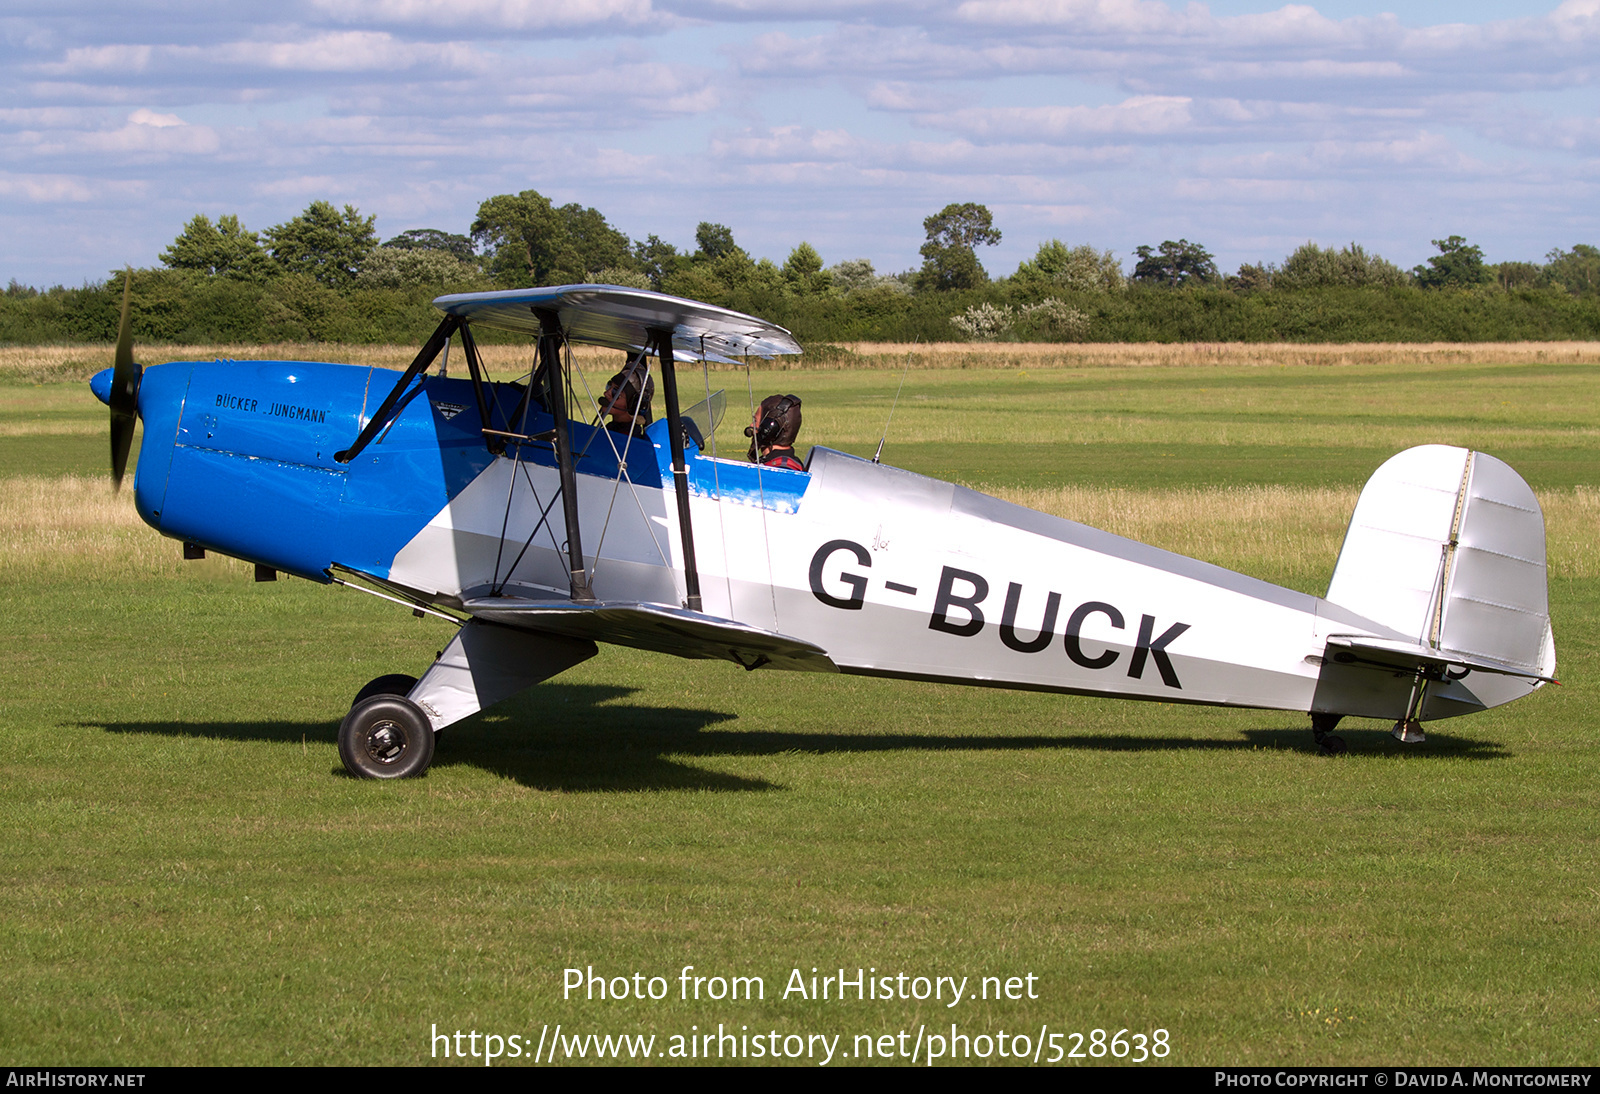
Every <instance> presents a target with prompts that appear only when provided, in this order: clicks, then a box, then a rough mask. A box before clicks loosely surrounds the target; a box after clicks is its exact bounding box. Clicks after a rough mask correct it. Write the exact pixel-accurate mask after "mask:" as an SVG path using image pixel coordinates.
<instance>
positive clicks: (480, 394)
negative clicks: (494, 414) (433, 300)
mask: <svg viewBox="0 0 1600 1094" xmlns="http://www.w3.org/2000/svg"><path fill="white" fill-rule="evenodd" d="M461 349H462V351H463V352H464V353H466V355H467V372H468V373H469V374H470V375H471V376H472V395H473V398H475V399H476V400H477V401H478V422H479V424H480V425H481V426H482V427H483V428H484V429H489V428H491V427H492V426H493V425H494V423H493V422H491V421H490V420H489V396H488V394H487V393H486V392H485V387H484V382H483V378H484V375H485V370H484V367H483V362H482V361H481V360H480V359H479V357H478V343H477V341H476V340H474V339H473V337H472V324H470V323H462V324H461ZM484 440H485V442H486V443H487V445H488V447H489V451H490V452H492V453H493V454H494V455H496V456H498V455H500V454H501V453H503V452H504V451H505V450H506V442H505V441H503V440H501V439H500V438H499V437H496V436H494V435H493V434H490V433H485V434H484Z"/></svg>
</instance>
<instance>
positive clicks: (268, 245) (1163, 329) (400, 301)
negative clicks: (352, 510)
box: [0, 190, 1600, 343]
mask: <svg viewBox="0 0 1600 1094" xmlns="http://www.w3.org/2000/svg"><path fill="white" fill-rule="evenodd" d="M923 230H924V233H925V240H924V242H923V244H922V247H921V252H920V253H921V257H922V264H921V266H920V267H917V268H914V269H910V270H906V271H902V272H896V273H880V272H879V271H877V270H875V269H874V267H873V264H872V262H871V261H870V260H868V259H865V258H858V259H847V260H844V261H840V262H836V263H835V264H833V265H831V266H830V265H827V264H826V263H825V262H824V260H823V258H822V256H821V254H819V253H818V251H817V250H816V248H815V247H813V246H812V245H811V244H810V243H807V242H801V243H799V244H797V245H796V246H795V247H794V248H793V249H792V250H791V251H790V253H789V255H788V256H787V258H786V259H785V260H784V261H783V262H782V264H781V265H780V264H778V263H775V262H773V261H772V260H771V259H768V258H761V259H756V258H753V257H752V256H751V255H750V254H749V253H747V252H746V251H745V250H744V249H743V248H742V247H740V246H739V245H738V243H737V242H736V241H735V239H734V235H733V232H732V231H731V230H730V229H729V228H728V227H727V226H726V225H722V224H717V223H712V222H709V221H707V222H702V223H701V224H700V225H699V226H698V227H697V228H696V231H695V240H694V246H693V248H684V249H682V250H680V249H679V248H678V247H677V246H675V245H674V244H672V243H669V242H667V241H665V240H662V239H661V238H660V237H658V236H656V235H654V234H652V235H649V236H647V237H646V238H645V239H644V240H632V239H630V238H628V236H627V235H626V234H624V233H623V232H621V231H619V230H618V229H617V228H615V227H614V226H612V225H611V224H610V223H609V221H607V219H606V217H605V216H604V215H603V214H602V213H601V212H600V211H599V210H597V209H594V208H589V207H584V206H582V205H579V204H576V203H572V204H567V205H559V206H558V205H556V204H555V203H554V202H552V201H550V199H548V198H547V197H545V196H544V195H542V194H540V193H538V192H537V191H535V190H525V191H522V192H521V193H518V194H500V195H497V196H495V197H491V198H489V199H488V200H486V201H484V202H483V203H482V204H481V205H480V206H479V208H478V213H477V216H476V217H475V218H474V220H473V222H472V223H471V225H470V226H469V227H468V228H467V231H466V232H464V233H451V232H447V231H444V230H441V229H436V228H423V229H412V230H409V231H405V232H402V233H400V234H399V235H397V236H395V237H393V238H391V239H388V240H384V241H380V240H379V237H378V234H377V231H376V218H375V217H371V216H363V215H362V214H361V213H360V211H359V210H358V209H356V208H355V207H353V206H351V205H346V206H344V207H343V209H339V208H337V207H335V206H334V205H333V204H332V203H330V202H326V201H314V202H312V203H311V204H310V205H309V206H308V207H307V208H306V209H305V210H304V211H303V212H302V213H300V214H299V215H298V216H296V217H294V218H292V219H290V220H288V221H286V222H285V223H283V224H278V225H274V226H272V227H269V228H266V229H264V230H262V231H259V232H256V231H251V230H249V229H248V228H246V226H245V225H244V224H243V223H242V222H241V221H240V219H239V218H238V217H237V216H234V215H223V216H221V217H219V218H218V219H217V220H216V221H215V222H213V221H212V220H211V219H210V218H209V217H207V216H205V215H196V216H195V217H193V218H192V219H191V220H190V221H189V222H188V223H187V224H186V225H184V227H183V229H182V231H181V232H180V233H179V234H178V235H177V237H176V238H175V239H174V240H173V241H172V243H171V244H170V245H168V246H167V247H166V248H165V249H164V250H163V251H162V253H161V255H160V256H159V261H160V265H159V266H156V267H151V268H146V269H140V270H137V271H134V279H135V289H136V295H135V301H136V303H135V329H136V330H137V331H138V332H139V334H140V336H141V337H146V338H153V339H160V340H166V341H178V342H184V341H193V342H201V341H205V342H211V341H238V342H252V341H282V340H327V341H409V340H414V339H417V338H420V337H422V336H425V334H426V333H427V331H428V330H429V329H431V326H432V324H433V322H434V321H435V316H434V312H433V310H432V309H431V308H430V307H429V306H428V301H429V300H431V298H432V297H433V296H435V295H438V294H439V293H442V292H463V291H474V290H482V289H493V288H513V287H522V286H530V285H550V284H569V283H577V282H600V283H607V284H615V285H623V286H629V287H635V288H644V289H654V290H658V291H662V292H667V293H671V294H674V295H678V296H686V297H690V298H693V299H697V300H704V301H707V302H709V303H714V304H720V305H722V306H725V307H731V308H735V309H737V310H741V311H748V312H751V313H754V314H757V315H761V316H763V317H765V318H768V319H770V320H772V321H774V322H778V323H781V324H783V325H785V326H787V327H789V328H790V329H791V330H793V331H795V333H796V334H797V335H798V336H799V337H800V338H801V339H802V341H809V342H813V343H815V342H835V341H849V340H885V341H895V340H906V341H909V340H911V339H912V338H918V339H921V340H924V341H949V340H951V339H952V338H968V339H974V340H993V339H1021V340H1048V341H1078V340H1093V341H1261V340H1267V341H1277V340H1287V341H1420V340H1429V341H1431V340H1468V341H1471V340H1501V339H1527V338H1533V339H1538V338H1573V337H1579V338H1592V337H1596V336H1600V249H1597V248H1595V247H1593V246H1590V245H1587V244H1576V245H1574V246H1573V248H1572V249H1571V250H1570V251H1564V250H1561V249H1556V250H1553V251H1551V252H1550V253H1549V254H1548V255H1546V256H1545V261H1544V262H1543V263H1534V262H1502V263H1498V264H1491V263H1488V262H1486V261H1485V260H1484V256H1483V252H1482V250H1481V248H1479V247H1477V246H1475V245H1473V244H1470V243H1468V242H1467V240H1466V239H1465V238H1463V237H1461V236H1457V235H1452V236H1449V237H1447V238H1446V239H1443V240H1434V241H1433V244H1434V247H1435V249H1436V250H1437V252H1438V253H1437V254H1435V255H1433V256H1431V257H1430V258H1429V259H1428V260H1427V262H1426V263H1424V264H1422V265H1419V266H1417V267H1415V268H1413V269H1411V270H1409V271H1408V270H1402V269H1400V268H1399V267H1397V266H1395V265H1394V264H1393V263H1390V262H1388V261H1387V260H1385V259H1384V258H1382V257H1381V256H1378V255H1374V254H1369V253H1368V252H1366V251H1365V250H1364V249H1363V248H1362V247H1360V246H1359V245H1357V244H1354V243H1352V244H1350V245H1349V246H1347V247H1344V248H1339V249H1335V248H1322V247H1319V246H1318V245H1317V244H1315V243H1306V244H1305V245H1303V246H1301V247H1299V248H1297V249H1296V250H1295V251H1294V252H1293V253H1292V254H1290V255H1288V256H1287V257H1285V258H1284V259H1283V260H1282V262H1279V263H1274V262H1263V263H1257V264H1251V263H1246V264H1244V265H1241V266H1240V267H1239V268H1238V269H1237V270H1236V271H1235V272H1233V273H1231V274H1224V273H1222V272H1221V271H1220V270H1219V269H1218V268H1217V265H1216V262H1215V260H1214V258H1213V256H1212V255H1211V254H1210V252H1209V251H1208V250H1207V249H1206V248H1205V247H1204V246H1202V245H1200V244H1198V243H1191V242H1190V241H1188V240H1187V239H1179V240H1175V241H1174V240H1165V241H1163V242H1162V243H1160V244H1159V245H1141V246H1139V247H1137V248H1135V250H1134V254H1133V256H1132V257H1133V259H1134V262H1133V269H1132V272H1131V273H1125V272H1124V268H1123V265H1122V262H1121V261H1120V260H1119V259H1118V257H1117V256H1116V255H1115V254H1113V253H1112V252H1110V251H1103V250H1098V249H1096V248H1094V247H1092V246H1089V245H1085V244H1079V245H1076V246H1072V245H1068V244H1067V243H1064V242H1062V241H1060V240H1056V239H1052V240H1047V241H1045V242H1043V243H1041V244H1039V246H1038V248H1037V250H1036V251H1035V253H1034V254H1033V256H1032V257H1030V258H1028V259H1027V260H1025V261H1023V262H1022V263H1020V264H1019V266H1018V267H1017V269H1016V270H1015V271H1013V272H1012V273H1010V274H1008V275H1004V276H1001V277H998V278H995V277H991V276H990V274H989V273H988V271H987V270H986V269H985V268H984V266H983V263H982V261H981V260H980V258H979V250H980V249H981V248H985V247H990V246H993V245H995V244H998V243H999V242H1000V241H1001V231H1000V229H999V228H998V227H996V226H995V224H994V218H993V216H992V214H991V212H990V211H989V209H987V208H986V207H985V206H983V205H981V204H977V203H971V202H968V203H958V204H951V205H948V206H946V207H945V208H944V209H942V210H940V211H939V212H937V213H933V214H931V215H930V216H928V217H927V218H926V219H925V220H924V221H923ZM120 286H121V273H120V271H119V272H116V273H115V274H114V276H113V277H111V278H109V279H108V280H107V281H106V282H103V283H99V284H89V285H85V286H83V287H81V288H79V289H67V288H63V287H60V286H57V287H56V288H53V289H48V290H38V289H34V288H32V287H29V286H24V285H20V284H18V283H17V282H16V281H15V280H13V281H12V282H11V284H10V286H9V287H8V288H7V289H6V290H5V293H4V295H3V297H0V341H3V342H13V343H28V342H42V341H95V340H106V339H108V338H110V337H111V336H112V334H113V333H114V330H115V322H116V320H115V311H116V304H117V303H119V302H120Z"/></svg>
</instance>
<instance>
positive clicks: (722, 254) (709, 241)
mask: <svg viewBox="0 0 1600 1094" xmlns="http://www.w3.org/2000/svg"><path fill="white" fill-rule="evenodd" d="M694 242H695V245H696V246H697V247H698V248H699V250H697V251H695V254H694V257H695V260H696V261H701V262H704V261H715V260H716V259H719V258H726V257H727V256H728V255H731V254H734V253H739V254H743V253H744V252H743V251H741V250H740V249H739V245H738V244H737V243H735V242H734V241H733V229H732V228H729V227H728V226H727V225H726V224H712V223H711V222H710V221H708V220H702V221H701V222H700V224H699V226H697V227H696V228H695V230H694Z"/></svg>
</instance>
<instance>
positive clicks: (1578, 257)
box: [1544, 243, 1600, 296]
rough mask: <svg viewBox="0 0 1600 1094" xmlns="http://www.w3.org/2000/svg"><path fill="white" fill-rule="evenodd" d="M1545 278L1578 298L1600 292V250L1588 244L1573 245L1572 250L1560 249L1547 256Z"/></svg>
mask: <svg viewBox="0 0 1600 1094" xmlns="http://www.w3.org/2000/svg"><path fill="white" fill-rule="evenodd" d="M1544 276H1545V278H1546V279H1547V280H1548V281H1550V282H1551V283H1552V284H1556V285H1559V286H1561V287H1562V288H1563V289H1566V290H1567V291H1568V292H1569V293H1572V294H1574V295H1577V296H1592V295H1594V294H1595V293H1597V292H1600V249H1597V248H1595V247H1591V246H1590V245H1589V244H1587V243H1576V244H1573V247H1572V250H1570V251H1563V250H1562V249H1561V248H1560V247H1557V248H1556V249H1555V250H1553V251H1551V252H1550V253H1549V254H1547V255H1545V267H1544Z"/></svg>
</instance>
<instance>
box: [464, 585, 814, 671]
mask: <svg viewBox="0 0 1600 1094" xmlns="http://www.w3.org/2000/svg"><path fill="white" fill-rule="evenodd" d="M462 607H464V608H465V609H466V610H467V611H469V612H471V613H472V615H473V616H474V617H476V618H479V619H487V620H489V621H491V622H494V623H502V624H505V625H506V626H510V627H518V628H521V629H523V630H529V631H537V632H539V633H542V634H559V635H566V636H567V637H569V638H588V639H591V640H593V641H596V642H610V643H613V644H614V645H618V646H630V647H632V648H633V649H638V650H653V651H654V652H656V653H670V654H672V655H673V656H675V657H690V658H699V659H721V660H724V661H732V662H733V663H734V664H736V665H742V666H744V667H745V668H747V669H756V668H775V669H789V670H791V671H796V672H838V671H839V670H838V667H837V666H836V665H835V664H834V663H833V661H832V660H830V659H829V657H828V654H827V651H825V650H824V649H823V648H822V647H821V646H815V645H812V644H811V643H810V642H807V641H805V640H803V639H800V638H792V637H790V636H789V635H786V634H779V633H777V632H776V631H767V630H762V629H760V628H759V627H751V626H747V625H746V624H744V623H739V622H737V621H735V620H732V619H720V618H718V617H717V616H714V615H706V614H704V613H703V612H691V611H689V610H688V609H686V608H675V607H672V606H671V605H667V604H641V603H636V602H632V601H605V600H602V601H596V602H594V603H589V604H583V603H574V602H572V601H569V600H521V599H518V598H515V597H482V598H479V599H475V600H468V601H467V602H466V603H465V604H463V605H462Z"/></svg>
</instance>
